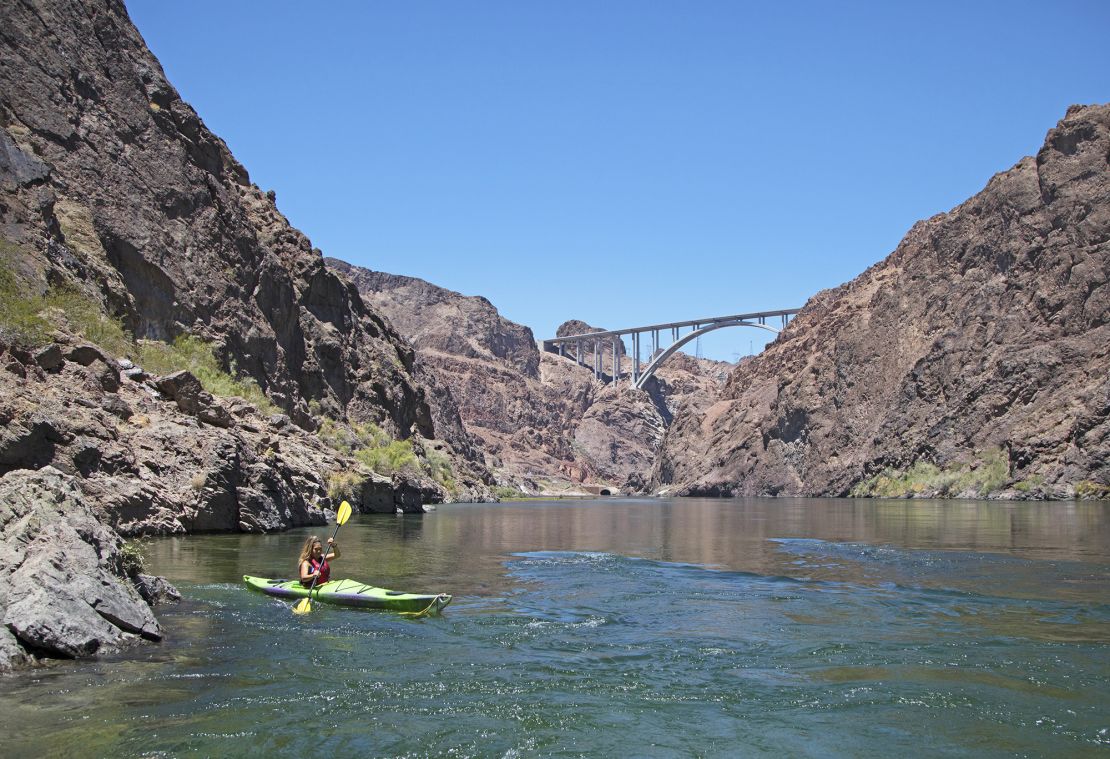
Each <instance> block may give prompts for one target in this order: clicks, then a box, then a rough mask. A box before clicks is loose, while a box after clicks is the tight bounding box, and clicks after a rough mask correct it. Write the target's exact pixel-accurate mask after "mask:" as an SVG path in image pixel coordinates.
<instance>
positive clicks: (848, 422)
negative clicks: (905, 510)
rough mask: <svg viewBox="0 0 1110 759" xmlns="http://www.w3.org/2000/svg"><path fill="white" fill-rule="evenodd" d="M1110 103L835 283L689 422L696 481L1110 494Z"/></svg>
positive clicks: (660, 476)
mask: <svg viewBox="0 0 1110 759" xmlns="http://www.w3.org/2000/svg"><path fill="white" fill-rule="evenodd" d="M1108 279H1110V106H1090V107H1078V106H1077V107H1073V108H1071V109H1069V111H1068V113H1067V115H1066V117H1065V118H1064V119H1063V120H1062V121H1061V122H1060V123H1059V124H1058V125H1057V126H1056V128H1055V129H1053V130H1051V131H1050V132H1049V133H1048V137H1047V139H1046V141H1045V144H1044V146H1043V147H1042V148H1041V150H1040V151H1039V152H1038V153H1037V155H1036V156H1035V157H1029V158H1024V159H1022V160H1021V161H1019V162H1018V163H1017V165H1015V166H1014V167H1013V168H1011V169H1010V170H1008V171H1005V172H1003V173H1000V174H998V175H996V176H995V177H994V178H992V179H991V180H990V182H989V183H988V184H987V186H986V188H984V189H983V191H982V192H980V193H979V194H978V195H976V196H975V197H973V198H971V199H970V200H968V201H967V202H965V203H963V204H962V205H960V206H959V207H957V208H955V209H953V210H952V211H950V212H949V213H945V214H940V215H937V216H935V217H933V218H931V219H929V220H927V221H923V222H920V223H918V224H916V225H915V226H914V227H913V228H912V229H911V230H910V232H909V233H908V234H907V235H906V237H905V239H904V240H903V241H902V242H901V243H900V244H899V246H898V248H897V249H896V250H895V251H894V252H893V253H892V254H891V255H890V256H889V257H888V258H887V259H886V260H884V261H882V262H880V263H878V264H876V265H875V266H873V267H871V268H870V269H868V270H867V271H866V272H864V273H863V274H861V275H860V276H859V277H857V278H856V279H855V280H853V281H852V282H849V283H848V284H845V285H843V286H841V287H838V288H836V289H834V290H829V291H825V292H822V293H819V294H818V295H817V296H815V297H814V298H812V299H811V300H810V301H809V303H808V304H806V306H805V308H804V309H802V311H801V312H800V313H799V314H798V315H797V317H796V318H795V320H794V321H793V322H792V323H791V324H790V326H789V327H788V328H787V329H786V330H785V331H784V332H783V334H782V335H781V336H780V337H779V338H778V339H777V340H776V341H775V342H774V343H773V344H771V345H770V346H769V347H768V348H767V349H766V350H765V351H764V352H763V353H762V354H761V355H760V356H758V357H757V358H755V359H754V360H752V361H749V362H745V363H744V364H743V365H741V366H740V367H739V368H737V370H736V371H735V372H734V373H733V374H732V376H731V377H730V378H729V381H728V384H727V386H726V387H725V388H724V390H723V391H722V393H721V395H720V397H719V399H717V400H716V401H715V402H714V403H712V404H710V405H708V406H707V407H705V408H704V409H702V410H701V411H700V412H698V413H693V414H688V415H684V416H681V417H680V418H678V419H676V421H675V423H674V425H673V426H672V427H671V428H670V430H669V432H668V435H667V440H666V442H665V444H664V446H663V451H662V453H661V455H660V458H659V461H658V465H657V468H656V471H655V475H654V483H653V485H654V487H655V488H657V489H665V490H667V491H668V492H672V493H675V492H680V493H688V494H717V495H726V494H797V495H814V496H816V495H833V496H841V495H848V494H851V493H854V494H857V495H910V496H912V495H920V496H930V495H963V496H969V495H970V496H975V495H993V496H997V497H1013V498H1026V497H1050V498H1051V497H1070V496H1072V495H1079V496H1084V495H1092V496H1100V497H1108V496H1110V438H1108V435H1110V422H1108V415H1110V372H1108V371H1107V367H1108V366H1110V325H1108V324H1107V320H1108V318H1110V283H1108Z"/></svg>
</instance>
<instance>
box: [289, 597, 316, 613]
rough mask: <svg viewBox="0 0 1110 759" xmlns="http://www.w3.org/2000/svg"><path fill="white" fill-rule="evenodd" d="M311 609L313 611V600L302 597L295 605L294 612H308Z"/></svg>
mask: <svg viewBox="0 0 1110 759" xmlns="http://www.w3.org/2000/svg"><path fill="white" fill-rule="evenodd" d="M310 611H312V602H311V601H309V600H308V599H307V598H302V599H301V600H300V601H297V603H296V605H295V606H293V613H294V614H308V613H309V612H310Z"/></svg>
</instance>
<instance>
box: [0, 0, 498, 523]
mask: <svg viewBox="0 0 1110 759" xmlns="http://www.w3.org/2000/svg"><path fill="white" fill-rule="evenodd" d="M0 127H2V129H0V235H2V238H3V240H2V242H3V250H4V258H5V261H4V264H5V267H6V268H7V269H10V270H11V271H12V272H14V274H15V275H16V277H17V279H18V281H19V283H20V286H21V287H23V288H25V289H26V290H28V291H31V292H34V293H46V292H47V291H48V290H58V289H59V288H60V289H65V290H69V291H73V292H76V293H79V294H80V295H81V296H82V297H85V298H88V299H90V300H91V301H92V302H95V303H96V304H98V305H99V308H100V309H101V310H102V311H103V312H104V313H105V314H106V315H107V316H108V317H110V318H111V319H113V320H115V321H117V322H119V323H120V324H122V326H123V327H125V328H126V329H127V330H128V331H129V332H130V333H131V334H132V335H133V336H134V337H135V338H138V339H140V340H144V339H145V340H154V341H170V340H173V339H175V338H180V337H181V336H182V335H189V336H193V337H195V338H197V339H200V340H203V341H205V342H206V343H207V344H209V345H211V346H213V348H214V351H215V354H216V356H217V358H218V359H219V361H220V363H221V364H222V366H223V367H224V368H225V369H227V370H228V371H229V372H230V373H232V374H237V375H238V376H239V377H240V378H242V379H249V380H253V381H254V382H255V383H257V385H258V386H259V387H260V388H261V390H262V391H263V393H264V394H265V396H266V397H267V398H268V401H269V402H271V403H273V404H275V405H276V406H277V407H278V409H279V410H280V411H282V412H284V413H285V414H286V415H287V416H288V417H289V419H291V420H292V422H293V424H294V425H296V426H297V427H300V428H303V429H305V430H308V431H313V430H315V429H316V428H317V426H318V425H319V424H320V422H321V420H322V419H324V418H328V419H331V420H334V421H335V422H338V423H340V424H352V425H355V424H361V425H367V424H372V425H375V427H376V428H380V429H381V430H382V431H383V433H384V435H386V436H387V437H389V438H395V439H401V440H405V439H412V440H415V441H417V443H418V445H417V446H416V450H417V453H418V454H419V452H420V451H422V450H424V448H426V447H428V446H426V445H425V442H427V443H428V445H430V446H431V447H435V448H438V449H439V450H441V451H442V452H443V455H446V456H448V457H450V459H451V460H452V461H453V469H454V479H453V482H452V489H451V492H450V493H448V492H447V491H446V490H442V489H441V490H440V491H439V496H438V497H437V498H436V499H437V500H439V499H442V498H444V497H455V498H462V499H466V498H474V497H482V496H483V495H485V494H487V493H488V490H487V489H486V487H485V485H484V483H483V479H488V473H487V472H485V471H484V469H483V467H482V465H481V463H480V461H479V460H478V458H479V457H478V453H477V451H476V449H475V448H474V447H473V443H472V441H471V440H470V439H469V437H468V436H467V434H466V432H465V430H464V429H463V426H462V423H461V420H460V418H459V415H458V410H457V408H456V407H455V405H454V402H453V401H452V399H451V398H450V395H449V393H448V392H446V391H445V390H443V389H442V388H441V387H440V386H439V385H438V384H437V383H436V382H435V381H434V379H431V378H429V377H428V376H427V375H426V374H425V373H424V372H423V371H422V370H421V368H420V367H419V366H417V365H416V359H415V355H414V353H413V351H412V349H411V347H410V346H409V345H408V343H407V342H406V341H404V340H403V339H401V337H400V336H399V335H398V333H397V332H396V331H395V330H394V329H393V327H392V326H391V325H390V324H389V323H388V322H387V321H386V320H385V319H383V318H382V317H381V316H380V315H379V314H377V313H376V312H374V311H372V310H370V309H368V308H367V307H366V306H365V304H364V303H363V301H362V299H361V298H360V297H359V295H358V292H357V290H356V289H355V288H354V287H353V286H352V285H350V284H349V283H348V282H346V281H345V280H344V279H342V278H340V277H337V276H335V275H334V274H333V273H331V272H330V271H328V269H327V268H326V267H325V266H324V263H323V259H322V257H321V254H320V252H319V251H318V250H315V249H314V248H313V247H312V245H311V243H310V242H309V240H308V239H307V238H306V237H305V236H304V235H303V234H301V233H300V232H299V231H298V230H296V229H295V228H293V227H292V226H290V224H289V223H288V221H287V220H286V219H285V217H284V216H283V215H282V214H281V212H280V211H279V210H278V208H277V205H276V199H275V197H274V194H273V193H272V192H270V193H268V192H264V191H263V190H262V189H260V188H259V187H257V186H256V185H254V184H252V183H251V181H250V179H249V176H248V174H247V171H246V170H245V169H244V168H243V167H242V166H241V165H240V164H239V163H238V162H237V161H236V160H235V158H234V157H233V156H232V155H231V154H230V152H229V151H228V149H227V147H226V145H225V144H224V143H223V142H222V141H221V140H220V139H219V138H218V137H216V136H215V135H213V134H212V133H211V132H210V131H209V130H208V129H207V128H206V127H205V126H204V124H203V122H202V121H201V120H200V118H199V117H198V116H197V114H196V113H195V112H194V111H193V109H192V108H190V107H189V105H188V104H187V103H185V102H183V101H182V100H181V98H180V97H179V96H178V94H177V92H176V91H175V90H174V88H173V87H172V86H171V85H170V83H169V82H168V81H167V80H166V78H165V75H164V74H163V72H162V70H161V67H160V66H159V64H158V62H157V60H156V59H155V58H154V57H153V55H152V54H151V53H150V51H149V50H148V49H147V48H146V45H145V44H144V42H143V40H142V38H141V36H140V35H139V33H138V31H137V30H136V29H135V28H134V26H133V25H132V24H131V22H130V20H129V18H128V16H127V12H126V9H125V8H124V6H123V3H122V2H118V1H117V0H81V1H79V0H45V1H43V2H23V1H21V0H13V2H9V3H5V6H4V24H3V27H2V29H0ZM85 337H86V339H91V338H90V337H89V336H88V335H85ZM101 348H102V349H103V350H104V351H106V352H112V350H115V351H116V352H121V351H123V352H126V349H124V348H115V349H109V348H108V347H106V346H101ZM118 357H120V356H115V355H113V356H112V357H111V358H112V359H113V360H114V359H115V358H118ZM132 358H134V356H132ZM15 422H17V423H19V424H22V425H23V426H27V425H28V424H31V421H30V420H29V419H27V418H23V417H19V418H16V419H15ZM13 455H14V454H13ZM13 465H14V464H13ZM9 468H10V467H9ZM92 474H95V472H90V473H89V475H92ZM326 475H327V472H326V471H321V472H319V473H317V474H316V476H315V478H314V479H313V482H312V484H313V487H312V488H311V489H310V491H311V492H312V493H314V494H315V493H318V492H320V491H321V490H323V489H324V488H323V485H324V484H325V482H324V479H325V477H326ZM434 489H435V488H434V487H433V488H432V490H434ZM429 492H431V490H429ZM280 495H283V494H280ZM298 503H299V502H298V501H297V500H294V501H292V502H285V501H283V502H281V504H280V506H279V511H281V512H283V513H288V514H291V515H296V514H299V513H300V512H301V506H300V505H298ZM322 505H325V506H327V505H329V502H328V501H327V500H325V501H324V502H323V504H322ZM356 506H358V504H356ZM148 507H149V508H151V509H155V508H157V507H156V505H155V504H154V503H153V502H151V503H149V504H148ZM233 521H237V520H233ZM297 522H298V518H297V517H295V516H294V521H293V522H292V523H297Z"/></svg>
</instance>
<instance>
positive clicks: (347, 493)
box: [328, 470, 366, 503]
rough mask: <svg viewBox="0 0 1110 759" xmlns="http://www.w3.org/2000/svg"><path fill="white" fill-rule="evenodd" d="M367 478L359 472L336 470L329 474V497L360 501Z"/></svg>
mask: <svg viewBox="0 0 1110 759" xmlns="http://www.w3.org/2000/svg"><path fill="white" fill-rule="evenodd" d="M364 482H366V478H365V477H363V476H362V475H361V474H359V473H358V472H350V471H342V470H341V471H335V472H332V473H331V474H329V475H328V498H331V499H332V500H333V501H353V502H355V503H358V501H359V498H360V495H359V494H360V492H361V490H362V484H363V483H364Z"/></svg>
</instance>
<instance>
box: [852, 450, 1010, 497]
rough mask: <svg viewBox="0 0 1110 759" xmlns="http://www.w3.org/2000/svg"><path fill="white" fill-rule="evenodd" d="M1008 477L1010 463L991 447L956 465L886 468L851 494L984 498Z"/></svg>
mask: <svg viewBox="0 0 1110 759" xmlns="http://www.w3.org/2000/svg"><path fill="white" fill-rule="evenodd" d="M1009 478H1010V462H1009V459H1008V457H1007V456H1006V452H1005V451H1003V450H1002V449H1000V448H992V449H988V450H986V451H984V452H983V456H982V458H981V459H979V460H978V461H975V462H972V463H957V464H953V465H951V466H949V467H945V468H944V469H941V468H940V467H938V466H936V465H935V464H930V463H929V462H927V461H918V462H917V463H915V464H914V465H913V466H912V467H910V468H909V469H907V470H905V471H902V470H897V469H885V470H883V471H882V472H880V473H879V474H876V475H873V476H872V477H869V478H868V479H866V480H863V481H862V482H860V483H858V484H856V486H855V487H853V488H852V491H851V494H852V496H854V497H856V498H866V497H873V498H903V497H906V496H914V495H934V494H935V495H937V496H940V497H944V496H956V495H959V494H961V493H967V492H969V491H971V492H974V493H975V494H976V495H980V496H985V495H988V494H990V493H993V492H996V491H998V490H1001V489H1002V488H1003V487H1004V486H1005V485H1006V483H1007V482H1008V481H1009Z"/></svg>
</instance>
